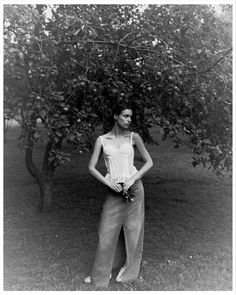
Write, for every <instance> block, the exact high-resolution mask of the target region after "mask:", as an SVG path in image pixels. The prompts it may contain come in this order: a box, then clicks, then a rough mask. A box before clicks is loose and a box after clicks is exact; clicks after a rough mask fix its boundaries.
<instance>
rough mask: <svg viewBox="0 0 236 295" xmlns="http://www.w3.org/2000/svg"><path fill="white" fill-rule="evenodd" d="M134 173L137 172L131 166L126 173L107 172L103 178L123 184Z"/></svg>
mask: <svg viewBox="0 0 236 295" xmlns="http://www.w3.org/2000/svg"><path fill="white" fill-rule="evenodd" d="M136 172H138V170H137V169H136V167H134V166H133V167H132V169H130V170H129V171H127V172H126V173H120V174H119V172H117V171H116V172H114V171H108V172H107V174H106V176H105V177H106V178H108V179H110V180H113V181H115V182H125V181H127V180H128V179H129V178H130V177H132V176H133V175H134V174H135V173H136Z"/></svg>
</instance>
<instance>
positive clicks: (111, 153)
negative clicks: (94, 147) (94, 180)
mask: <svg viewBox="0 0 236 295" xmlns="http://www.w3.org/2000/svg"><path fill="white" fill-rule="evenodd" d="M132 136H133V132H131V134H130V138H128V140H129V141H128V142H124V143H122V144H121V145H120V147H119V148H117V147H116V146H114V144H112V140H108V139H107V138H105V137H106V135H102V136H100V140H101V143H102V147H103V157H104V160H105V165H106V168H107V175H106V178H109V179H110V180H113V181H115V182H125V181H126V180H127V179H129V178H130V177H131V176H133V175H134V174H135V173H136V172H137V169H136V168H135V166H134V148H133V141H132Z"/></svg>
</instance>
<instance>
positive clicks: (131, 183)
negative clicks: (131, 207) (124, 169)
mask: <svg viewBox="0 0 236 295" xmlns="http://www.w3.org/2000/svg"><path fill="white" fill-rule="evenodd" d="M134 183H135V179H134V178H132V177H131V178H129V179H128V180H127V181H126V182H125V184H124V186H123V192H124V193H127V191H128V189H129V188H130V187H131V186H132V185H133V184H134Z"/></svg>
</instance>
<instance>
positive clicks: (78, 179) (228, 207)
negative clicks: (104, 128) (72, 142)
mask: <svg viewBox="0 0 236 295" xmlns="http://www.w3.org/2000/svg"><path fill="white" fill-rule="evenodd" d="M18 132H19V130H18V128H16V127H15V128H11V129H10V131H9V132H8V141H7V143H6V144H5V149H4V183H5V187H4V290H5V291H75V290H80V291H92V290H95V289H94V287H93V286H90V285H85V284H84V283H83V279H84V277H85V276H86V275H88V274H89V269H90V265H91V263H92V260H93V259H92V258H93V254H94V251H95V248H96V242H97V227H98V222H99V217H100V213H101V208H102V204H103V202H104V198H105V193H106V189H105V188H104V187H103V186H102V185H101V184H99V183H98V182H97V181H96V180H94V179H93V178H92V177H91V176H90V175H89V174H88V173H87V164H88V160H89V154H87V153H85V154H82V155H73V161H72V162H71V163H68V164H65V165H63V166H61V167H59V168H58V170H57V171H56V174H55V179H54V200H53V208H54V211H53V212H52V213H51V214H42V213H40V212H38V211H37V209H36V207H37V202H38V195H39V191H38V186H37V185H36V184H35V182H34V180H33V179H32V178H31V176H30V175H29V174H28V172H27V171H26V168H25V165H24V154H23V152H22V151H21V150H20V149H18V148H17V142H16V140H15V136H16V134H17V133H18ZM156 136H157V137H158V136H159V135H158V134H157V133H156ZM148 149H149V151H150V153H151V156H152V158H153V160H154V165H155V166H154V167H153V169H152V170H151V171H150V172H149V173H148V174H147V175H146V176H145V177H144V179H143V182H144V186H145V197H146V201H145V204H146V207H145V239H144V252H143V261H142V266H141V271H140V276H139V279H138V280H136V281H133V282H130V283H127V284H120V283H116V282H115V281H114V279H112V280H111V283H110V285H109V288H108V289H107V290H109V291H130V290H134V291H136V290H138V291H147V290H155V291H179V290H183V291H230V290H232V190H231V181H230V179H219V178H217V177H216V176H215V175H214V174H212V172H211V171H209V170H206V169H203V168H201V167H198V168H193V167H192V165H191V153H190V152H189V151H188V150H187V149H185V148H180V149H174V148H173V146H172V145H171V144H170V143H169V142H168V141H166V142H160V145H159V146H149V147H148ZM42 151H43V146H42V145H41V144H39V145H38V146H37V149H36V151H35V154H34V158H35V162H36V163H37V164H39V163H40V161H41V158H42ZM136 165H137V167H139V166H140V165H141V163H140V162H139V161H137V163H136ZM99 168H100V169H101V170H102V171H104V165H103V163H102V161H101V163H99Z"/></svg>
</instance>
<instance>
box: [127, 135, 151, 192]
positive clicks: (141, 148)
mask: <svg viewBox="0 0 236 295" xmlns="http://www.w3.org/2000/svg"><path fill="white" fill-rule="evenodd" d="M133 141H134V143H135V145H136V147H137V149H138V151H139V152H140V154H141V157H142V159H143V160H144V162H145V163H144V165H143V166H142V167H141V168H140V169H139V171H137V172H136V173H135V174H134V175H133V176H132V177H131V178H130V179H129V180H128V181H127V182H126V184H125V186H124V191H127V190H128V189H129V187H130V186H131V185H132V184H133V183H134V182H135V181H136V180H138V179H140V178H141V177H142V176H143V175H144V174H145V173H146V172H147V171H148V170H149V169H151V168H152V166H153V161H152V158H151V156H150V154H149V152H148V151H147V149H146V147H145V145H144V143H143V140H142V138H141V136H140V135H139V134H138V133H134V134H133Z"/></svg>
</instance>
